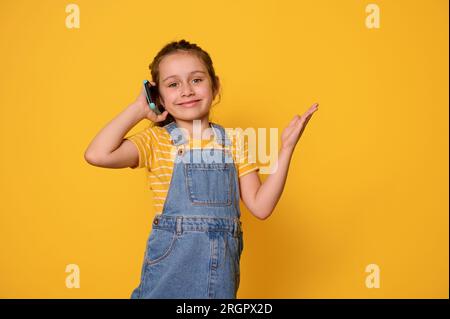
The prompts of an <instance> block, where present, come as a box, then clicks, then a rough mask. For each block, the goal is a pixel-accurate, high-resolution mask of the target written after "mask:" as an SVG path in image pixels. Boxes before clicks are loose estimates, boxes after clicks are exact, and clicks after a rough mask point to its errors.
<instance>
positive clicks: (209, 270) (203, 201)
mask: <svg viewBox="0 0 450 319" xmlns="http://www.w3.org/2000/svg"><path fill="white" fill-rule="evenodd" d="M210 124H211V127H212V129H213V131H214V135H215V138H216V140H217V142H218V143H219V144H220V145H221V146H222V148H220V149H219V148H218V149H211V148H209V149H207V148H204V149H188V148H186V145H187V144H186V143H187V139H186V137H185V136H184V134H183V133H182V131H181V130H179V129H177V128H178V127H177V125H176V123H175V122H172V123H170V124H168V125H166V126H164V128H165V129H167V131H168V132H169V134H170V136H171V140H172V142H173V143H174V145H175V146H176V147H177V155H176V157H175V162H174V168H173V173H172V179H171V182H170V187H169V191H168V193H167V197H166V200H165V203H164V207H163V210H162V213H161V214H158V215H156V216H155V218H154V220H153V225H152V231H151V232H150V236H149V238H148V241H147V247H146V251H145V256H144V263H143V265H142V270H141V280H140V284H139V286H138V287H137V288H135V289H134V290H133V292H132V294H131V298H132V299H134V298H170V299H181V298H198V299H210V298H220V299H234V298H236V293H237V290H238V288H239V280H240V268H239V264H240V257H241V253H242V250H243V236H242V234H243V233H242V228H241V221H240V210H239V198H240V192H239V180H238V174H237V170H236V167H235V165H234V162H233V156H232V151H231V142H230V140H229V139H228V137H227V136H226V134H225V130H224V128H223V127H222V126H220V125H218V124H215V123H210Z"/></svg>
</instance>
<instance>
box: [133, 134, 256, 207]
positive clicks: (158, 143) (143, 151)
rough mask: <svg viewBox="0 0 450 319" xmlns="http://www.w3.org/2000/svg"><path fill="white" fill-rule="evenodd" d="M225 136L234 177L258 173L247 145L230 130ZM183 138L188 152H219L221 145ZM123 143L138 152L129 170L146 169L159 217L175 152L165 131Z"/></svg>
mask: <svg viewBox="0 0 450 319" xmlns="http://www.w3.org/2000/svg"><path fill="white" fill-rule="evenodd" d="M225 132H226V134H227V137H228V138H229V139H230V141H231V151H232V155H233V160H234V164H235V167H236V170H237V173H238V176H239V177H242V176H244V175H246V174H248V173H250V172H253V171H259V167H258V166H257V164H256V161H255V160H254V156H252V154H253V153H252V152H251V153H250V154H249V149H248V143H247V141H245V140H244V139H243V136H242V134H241V133H240V131H239V130H233V132H234V133H235V134H229V133H228V132H227V131H225ZM186 138H187V139H188V144H186V148H188V149H197V148H199V147H201V148H210V147H214V148H222V145H220V144H218V143H217V141H216V140H215V136H211V140H194V139H191V138H190V136H186ZM125 139H127V140H129V141H131V142H133V144H134V145H136V148H137V149H138V153H139V164H138V165H137V166H136V167H132V169H136V168H144V167H145V168H146V169H147V172H148V182H149V188H150V189H151V190H152V191H153V192H154V197H153V199H154V203H155V204H154V205H155V212H156V213H157V214H160V213H162V210H163V207H164V202H165V200H166V197H167V192H168V190H169V185H170V180H171V177H172V172H173V166H174V161H175V156H176V150H177V148H176V146H175V145H174V144H172V141H171V139H170V135H169V133H168V132H167V130H166V129H165V128H164V127H160V126H151V127H148V128H146V129H144V130H142V131H140V132H138V133H136V134H134V135H131V136H128V137H126V138H125ZM200 145H201V146H200Z"/></svg>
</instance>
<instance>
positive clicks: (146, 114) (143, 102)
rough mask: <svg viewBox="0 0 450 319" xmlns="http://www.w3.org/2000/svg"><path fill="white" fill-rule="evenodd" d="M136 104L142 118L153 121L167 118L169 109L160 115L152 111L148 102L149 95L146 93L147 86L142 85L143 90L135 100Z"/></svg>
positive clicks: (151, 83) (153, 83)
mask: <svg viewBox="0 0 450 319" xmlns="http://www.w3.org/2000/svg"><path fill="white" fill-rule="evenodd" d="M150 85H152V86H155V85H156V83H155V82H150ZM134 104H136V106H137V107H138V108H139V111H140V114H141V117H142V119H145V118H146V119H149V120H150V121H152V122H162V121H164V120H165V119H166V117H167V114H169V113H168V112H167V111H164V112H162V113H161V114H160V115H157V114H156V113H155V112H154V111H152V110H151V109H150V107H149V105H148V102H147V96H146V94H145V88H144V86H142V89H141V92H140V94H139V96H138V97H137V98H136V101H134Z"/></svg>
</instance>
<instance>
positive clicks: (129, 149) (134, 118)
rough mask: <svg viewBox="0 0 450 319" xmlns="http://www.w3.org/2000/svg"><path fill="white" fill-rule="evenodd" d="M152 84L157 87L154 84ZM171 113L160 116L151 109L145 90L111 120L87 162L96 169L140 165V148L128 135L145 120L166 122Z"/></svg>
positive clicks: (91, 147)
mask: <svg viewBox="0 0 450 319" xmlns="http://www.w3.org/2000/svg"><path fill="white" fill-rule="evenodd" d="M151 84H152V85H155V84H154V83H153V82H151ZM166 116H167V111H164V112H163V113H162V114H161V115H156V114H155V113H154V112H153V111H151V110H150V108H149V107H148V104H147V99H146V97H145V92H144V88H142V90H141V93H140V94H139V96H138V97H137V99H136V101H134V102H133V103H132V104H130V105H129V106H128V107H127V108H126V109H125V110H124V111H122V112H121V113H120V114H119V115H117V116H116V117H115V118H114V119H113V120H111V121H110V122H109V123H108V124H107V125H106V126H105V127H104V128H103V129H102V130H101V131H100V132H99V133H98V134H97V135H96V136H95V137H94V139H93V140H92V141H91V143H90V144H89V146H88V148H87V149H86V151H85V153H84V158H85V159H86V161H87V162H88V163H89V164H91V165H94V166H99V167H106V168H124V167H135V166H137V165H138V162H139V153H138V150H137V149H136V146H135V145H134V144H133V143H132V142H130V141H128V140H125V139H124V136H125V135H126V134H127V133H128V131H130V129H131V128H132V127H134V126H135V125H136V124H137V123H139V122H140V121H141V120H143V119H144V118H148V119H149V120H151V121H153V122H159V121H163V120H164V119H165V118H166Z"/></svg>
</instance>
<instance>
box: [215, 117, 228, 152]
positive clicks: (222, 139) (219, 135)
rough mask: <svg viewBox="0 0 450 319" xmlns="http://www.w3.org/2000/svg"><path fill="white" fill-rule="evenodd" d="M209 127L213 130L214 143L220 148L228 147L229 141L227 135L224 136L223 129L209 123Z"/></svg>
mask: <svg viewBox="0 0 450 319" xmlns="http://www.w3.org/2000/svg"><path fill="white" fill-rule="evenodd" d="M211 127H212V128H213V132H214V135H215V136H216V141H217V143H218V144H220V145H222V146H230V145H231V141H230V139H229V137H228V134H226V132H225V129H224V128H223V127H222V126H221V125H219V124H216V123H212V122H211Z"/></svg>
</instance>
